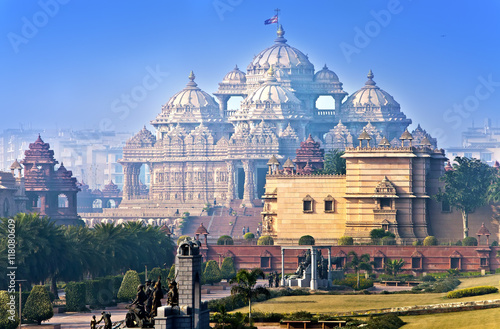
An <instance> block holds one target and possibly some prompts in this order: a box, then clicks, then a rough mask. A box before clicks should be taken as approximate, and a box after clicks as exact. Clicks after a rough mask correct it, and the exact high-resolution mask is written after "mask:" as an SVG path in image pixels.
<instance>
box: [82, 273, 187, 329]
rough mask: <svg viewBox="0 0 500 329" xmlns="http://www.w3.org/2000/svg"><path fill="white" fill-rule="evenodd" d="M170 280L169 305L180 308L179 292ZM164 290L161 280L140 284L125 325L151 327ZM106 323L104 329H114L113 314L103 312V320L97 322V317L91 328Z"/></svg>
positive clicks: (94, 318) (93, 318)
mask: <svg viewBox="0 0 500 329" xmlns="http://www.w3.org/2000/svg"><path fill="white" fill-rule="evenodd" d="M167 280H168V287H169V291H168V293H167V305H170V306H172V307H175V306H177V307H178V306H179V291H178V289H177V282H175V279H173V280H170V279H167ZM163 296H164V293H163V288H162V285H161V278H160V277H158V281H156V282H151V280H147V281H146V284H145V285H144V284H140V285H139V286H138V287H137V295H136V298H135V299H134V301H133V302H132V304H130V306H129V311H128V313H127V315H126V317H125V323H126V325H127V327H128V328H133V327H141V328H142V327H150V326H152V325H153V323H154V317H155V316H157V314H158V307H160V306H161V299H162V298H163ZM101 321H102V322H104V327H103V329H112V322H111V313H106V312H104V311H103V312H102V316H101V319H100V320H99V321H96V317H95V315H93V316H92V320H91V321H90V328H91V329H96V328H97V327H96V326H97V324H99V323H100V322H101Z"/></svg>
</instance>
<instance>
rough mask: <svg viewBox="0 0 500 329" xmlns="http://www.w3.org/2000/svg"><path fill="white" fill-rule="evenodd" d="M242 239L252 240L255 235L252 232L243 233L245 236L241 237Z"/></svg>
mask: <svg viewBox="0 0 500 329" xmlns="http://www.w3.org/2000/svg"><path fill="white" fill-rule="evenodd" d="M243 238H244V239H245V240H252V239H254V238H255V235H254V234H253V233H252V232H248V233H245V235H244V236H243Z"/></svg>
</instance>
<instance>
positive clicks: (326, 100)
mask: <svg viewBox="0 0 500 329" xmlns="http://www.w3.org/2000/svg"><path fill="white" fill-rule="evenodd" d="M315 105H316V108H317V109H318V110H335V99H333V97H332V96H327V95H322V96H319V97H318V99H317V100H316V104H315Z"/></svg>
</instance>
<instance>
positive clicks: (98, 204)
mask: <svg viewBox="0 0 500 329" xmlns="http://www.w3.org/2000/svg"><path fill="white" fill-rule="evenodd" d="M92 208H94V209H98V208H102V200H101V199H95V200H94V202H92Z"/></svg>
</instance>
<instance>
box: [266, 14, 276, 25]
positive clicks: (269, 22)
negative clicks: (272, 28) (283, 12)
mask: <svg viewBox="0 0 500 329" xmlns="http://www.w3.org/2000/svg"><path fill="white" fill-rule="evenodd" d="M274 23H278V15H274V16H273V17H271V18H269V19H266V20H265V21H264V25H269V24H274Z"/></svg>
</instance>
